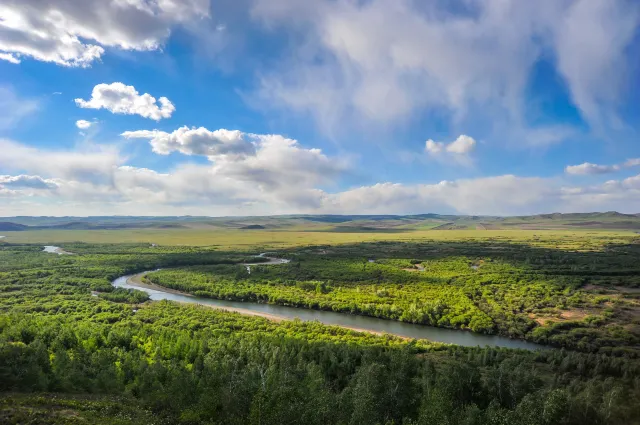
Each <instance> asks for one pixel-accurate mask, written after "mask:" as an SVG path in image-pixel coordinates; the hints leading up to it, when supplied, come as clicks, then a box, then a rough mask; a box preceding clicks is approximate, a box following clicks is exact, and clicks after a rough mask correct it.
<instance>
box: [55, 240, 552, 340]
mask: <svg viewBox="0 0 640 425" xmlns="http://www.w3.org/2000/svg"><path fill="white" fill-rule="evenodd" d="M43 251H44V252H48V253H52V254H58V255H64V254H68V255H69V254H72V253H71V252H67V251H65V250H63V249H62V248H60V247H57V246H45V247H44V250H43ZM259 257H264V258H267V259H268V260H269V261H266V262H261V263H243V264H242V265H243V266H245V267H247V269H248V270H249V272H250V267H251V266H257V265H276V264H286V263H288V262H289V261H290V260H286V259H282V258H273V257H267V256H266V255H265V254H260V255H259ZM145 273H149V272H143V273H139V274H138V275H129V276H122V277H119V278H117V279H116V280H114V281H113V282H112V284H113V286H115V287H117V288H130V289H138V290H141V291H144V292H146V293H148V294H149V297H150V298H151V299H152V300H154V301H160V300H169V301H177V302H181V303H188V304H199V305H205V306H209V307H214V308H218V309H221V310H230V311H235V312H239V313H242V314H250V315H256V316H262V317H267V318H270V319H273V320H293V319H300V320H302V321H318V322H320V323H323V324H325V325H334V326H340V327H343V328H348V329H354V330H358V331H362V332H373V333H388V334H391V335H395V336H400V337H407V338H416V339H428V340H430V341H436V342H444V343H447V344H455V345H462V346H466V347H476V346H481V347H484V346H489V347H506V348H520V349H524V350H539V349H548V348H549V347H545V346H543V345H539V344H535V343H532V342H527V341H523V340H519V339H511V338H506V337H502V336H496V335H483V334H478V333H473V332H469V331H463V330H455V329H445V328H436V327H433V326H426V325H417V324H414V323H405V322H398V321H395V320H386V319H378V318H375V317H367V316H359V315H355V314H348V313H336V312H333V311H322V310H310V309H303V308H295V307H287V306H282V305H275V304H259V303H252V302H241V301H227V300H216V299H211V298H201V297H196V296H193V295H189V294H185V293H180V292H178V291H172V290H170V289H165V288H162V287H160V286H156V285H153V286H149V285H140V284H136V283H135V282H134V281H133V279H132V277H133V276H141V275H144V274H145Z"/></svg>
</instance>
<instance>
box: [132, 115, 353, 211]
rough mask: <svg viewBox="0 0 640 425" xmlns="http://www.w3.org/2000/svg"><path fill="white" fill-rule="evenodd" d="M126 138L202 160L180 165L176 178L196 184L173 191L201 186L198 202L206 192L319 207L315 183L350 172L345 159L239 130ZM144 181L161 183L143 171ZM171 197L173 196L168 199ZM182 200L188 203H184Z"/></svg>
mask: <svg viewBox="0 0 640 425" xmlns="http://www.w3.org/2000/svg"><path fill="white" fill-rule="evenodd" d="M122 135H123V136H124V137H127V138H143V139H149V140H150V144H151V146H152V149H153V151H154V152H156V153H159V154H163V155H166V154H169V153H171V152H180V153H183V154H186V155H201V156H206V157H208V159H209V160H210V161H211V162H212V165H211V166H209V167H195V166H193V167H187V168H185V167H180V168H179V169H178V171H177V172H178V173H179V174H180V175H183V176H185V175H189V176H190V178H191V179H192V181H197V182H198V183H197V185H196V186H192V187H190V188H184V189H182V190H180V191H177V192H176V193H178V192H179V193H181V194H182V195H185V194H189V193H191V194H193V193H194V189H195V188H198V187H200V188H202V186H203V185H205V184H206V188H207V190H204V189H203V190H201V191H199V192H197V193H196V194H194V197H195V198H196V199H201V198H202V197H203V196H204V195H203V193H205V192H211V193H214V194H215V196H214V197H215V198H216V199H217V200H218V201H217V202H220V200H222V199H236V200H238V199H239V200H241V201H244V200H246V199H245V198H248V199H253V200H254V201H257V200H259V201H265V200H266V199H269V200H270V202H272V203H283V202H284V203H287V204H292V205H298V206H300V205H311V204H313V205H316V206H319V204H318V202H319V198H318V195H317V189H316V186H317V185H322V184H331V183H332V182H333V181H334V180H335V179H336V178H337V177H338V176H340V175H341V174H344V173H346V172H348V171H349V170H350V163H349V161H348V160H347V159H345V158H331V157H328V156H327V155H325V154H324V153H323V152H322V151H321V150H320V149H307V148H305V147H302V146H301V145H300V143H299V142H298V141H297V140H293V139H289V138H287V137H284V136H281V135H273V134H272V135H263V134H253V133H244V132H241V131H238V130H225V129H220V130H215V131H210V130H207V129H205V128H202V127H201V128H191V129H189V128H188V127H182V128H180V129H178V130H176V131H174V132H172V133H166V132H162V131H158V130H152V131H148V130H139V131H128V132H125V133H123V134H122ZM143 175H144V177H145V178H151V177H153V179H154V181H157V180H158V179H159V180H163V179H165V177H158V176H155V175H152V174H150V173H148V172H146V173H144V174H143ZM231 189H233V190H232V192H233V193H234V194H235V195H233V196H231V195H226V196H224V197H223V196H219V192H220V191H228V190H231ZM172 197H173V198H175V196H172ZM183 202H187V199H183Z"/></svg>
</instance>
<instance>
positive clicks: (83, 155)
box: [0, 139, 123, 183]
mask: <svg viewBox="0 0 640 425" xmlns="http://www.w3.org/2000/svg"><path fill="white" fill-rule="evenodd" d="M0 152H2V155H0V169H2V170H3V171H17V172H20V173H28V174H37V175H41V176H43V177H44V178H50V179H62V180H77V181H86V182H89V183H103V182H109V181H110V180H111V179H112V176H113V169H114V168H115V167H116V166H118V165H120V164H121V163H122V162H123V159H122V158H121V157H120V153H119V152H118V151H117V150H116V149H115V148H113V147H109V146H96V147H92V148H89V149H86V150H82V151H65V150H44V149H39V148H35V147H31V146H26V145H23V144H20V143H17V142H14V141H11V140H6V139H0Z"/></svg>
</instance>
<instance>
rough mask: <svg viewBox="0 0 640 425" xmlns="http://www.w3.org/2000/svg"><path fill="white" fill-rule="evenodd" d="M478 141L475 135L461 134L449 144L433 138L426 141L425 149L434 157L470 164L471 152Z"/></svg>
mask: <svg viewBox="0 0 640 425" xmlns="http://www.w3.org/2000/svg"><path fill="white" fill-rule="evenodd" d="M475 147H476V141H475V140H474V139H473V137H469V136H466V135H464V134H461V135H460V136H458V138H457V139H456V140H454V141H453V142H451V143H449V144H447V143H444V142H435V141H433V140H431V139H429V140H427V142H426V143H425V151H426V152H427V153H428V154H429V155H430V156H432V157H435V158H439V159H443V160H450V161H452V162H457V163H459V164H463V165H465V164H466V165H468V164H470V163H471V159H470V158H469V154H470V153H471V152H472V151H473V150H474V149H475Z"/></svg>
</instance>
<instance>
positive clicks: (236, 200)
mask: <svg viewBox="0 0 640 425" xmlns="http://www.w3.org/2000/svg"><path fill="white" fill-rule="evenodd" d="M196 130H199V129H196ZM187 131H188V130H187ZM202 133H203V134H207V135H210V134H218V135H220V134H227V135H229V134H234V132H232V131H228V132H227V131H226V130H225V131H220V130H218V131H217V132H216V131H208V130H207V131H206V132H202ZM238 133H239V134H236V136H235V138H236V139H237V140H242V141H243V143H245V144H247V145H250V146H252V149H253V150H252V151H250V152H249V151H248V152H246V153H245V154H242V155H238V154H235V153H234V154H228V153H219V154H218V153H215V154H213V155H210V153H211V151H210V149H209V146H208V145H207V144H204V145H203V144H202V143H200V144H198V143H195V144H194V143H192V142H186V143H178V142H177V141H176V142H172V143H169V144H167V146H169V149H171V150H172V151H180V150H184V149H187V148H188V149H189V151H190V152H193V154H194V155H195V154H198V153H196V152H201V153H199V155H205V156H207V157H208V158H209V159H210V160H211V161H210V162H209V163H206V164H186V163H183V164H180V165H178V166H176V167H175V168H174V169H171V170H168V171H166V172H158V171H155V170H152V169H147V168H138V167H134V166H132V165H128V164H126V161H125V158H123V157H122V156H121V155H120V153H119V151H118V150H116V149H114V148H113V147H105V146H103V147H93V148H89V149H85V150H66V151H64V150H58V151H51V150H45V149H42V148H34V147H29V146H25V145H22V144H19V143H16V142H12V141H8V140H0V152H2V155H1V156H0V169H1V170H3V175H0V197H2V199H0V207H1V208H2V211H3V214H5V215H13V214H40V213H41V211H43V210H46V211H47V214H58V215H87V214H89V215H95V214H96V213H98V212H99V213H100V214H136V215H137V214H147V215H159V214H172V215H175V214H177V215H184V214H192V215H257V214H286V213H335V214H341V213H344V214H363V213H366V214H375V213H381V214H382V213H384V214H392V213H397V214H404V213H424V212H437V213H458V214H475V215H479V214H490V215H495V214H499V215H513V214H533V213H541V212H552V211H560V212H577V211H593V210H600V211H602V210H619V211H622V212H637V211H640V175H638V176H635V177H630V178H626V179H623V180H611V181H608V182H605V183H602V184H598V185H593V186H579V185H569V184H567V183H566V182H565V181H563V180H562V179H561V178H540V177H521V176H514V175H498V176H493V177H483V178H477V179H459V180H451V181H449V180H447V181H442V182H440V183H423V184H401V183H391V182H387V183H379V184H374V185H368V186H362V187H355V188H350V189H338V190H335V189H336V188H337V187H339V186H337V183H338V182H339V181H340V179H341V177H343V176H344V175H345V173H349V172H350V170H351V164H350V163H349V161H346V160H345V159H343V158H342V157H333V156H329V155H326V154H325V153H324V152H322V151H321V150H319V149H313V148H306V147H303V146H302V145H301V144H300V143H299V142H297V141H296V140H293V139H289V138H286V137H283V136H281V135H258V134H251V133H242V132H238ZM171 134H173V133H168V135H171ZM168 135H164V136H162V137H169V136H168ZM151 136H153V135H151ZM185 137H186V136H185ZM188 139H189V138H188V137H186V138H185V140H188ZM176 140H177V139H176ZM207 140H208V141H209V142H210V143H211V144H212V146H213V147H214V149H217V145H218V144H219V143H220V140H218V139H216V138H213V139H207ZM443 145H444V144H443ZM449 145H450V144H449ZM449 145H444V146H443V149H442V150H443V152H444V153H447V152H446V147H447V146H449ZM196 146H198V147H199V148H196ZM203 146H204V147H203ZM455 150H461V149H458V148H456V149H455ZM462 150H464V149H462ZM215 152H219V151H215ZM234 152H235V151H234ZM9 172H11V174H10V173H9ZM330 188H333V189H334V190H331V189H330Z"/></svg>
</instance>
